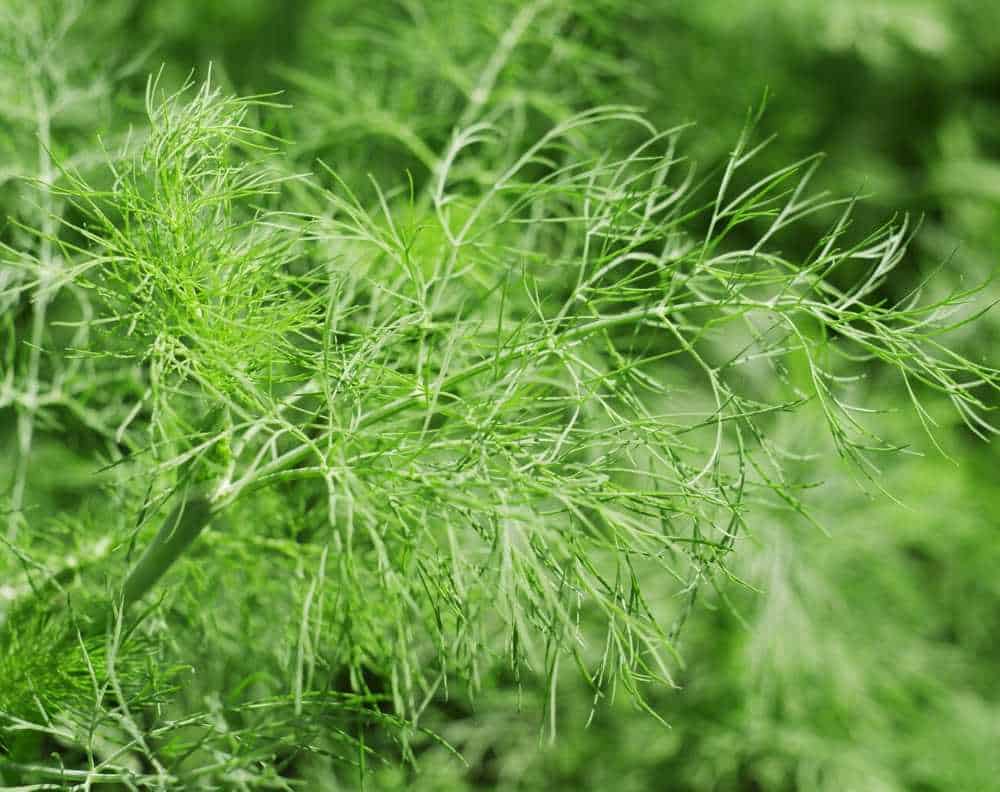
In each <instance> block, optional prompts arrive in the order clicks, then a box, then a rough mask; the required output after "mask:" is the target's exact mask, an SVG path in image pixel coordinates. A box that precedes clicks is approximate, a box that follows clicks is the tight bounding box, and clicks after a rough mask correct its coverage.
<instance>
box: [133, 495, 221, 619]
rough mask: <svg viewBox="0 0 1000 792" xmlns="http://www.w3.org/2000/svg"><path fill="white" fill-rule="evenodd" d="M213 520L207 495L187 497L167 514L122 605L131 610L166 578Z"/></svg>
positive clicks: (137, 568) (138, 563)
mask: <svg viewBox="0 0 1000 792" xmlns="http://www.w3.org/2000/svg"><path fill="white" fill-rule="evenodd" d="M211 519H212V505H211V502H210V501H209V499H208V498H207V497H205V495H204V494H202V493H200V492H198V493H197V494H193V495H187V496H186V497H185V498H183V499H182V500H181V502H180V503H178V504H177V506H175V507H174V509H173V510H172V511H171V512H170V514H168V515H167V518H166V520H164V522H163V525H162V526H160V530H159V532H157V534H156V536H155V537H154V538H153V541H152V542H151V543H150V544H149V546H148V547H147V548H146V550H145V551H144V552H143V554H142V556H141V557H140V558H139V561H138V562H137V563H136V565H135V567H133V569H132V571H131V572H130V573H129V575H128V577H127V578H126V579H125V584H124V586H123V588H122V604H123V607H125V608H127V607H128V606H129V605H131V604H133V603H134V602H136V601H137V600H140V599H142V597H143V596H145V594H146V593H147V592H148V591H149V590H150V589H151V588H152V587H153V586H154V585H155V584H156V582H157V581H158V580H159V579H160V578H161V577H163V575H164V574H165V573H166V571H167V570H168V569H169V568H170V567H171V566H172V565H173V563H174V561H176V560H177V559H178V558H179V557H180V556H181V555H183V553H184V552H185V551H186V550H187V548H188V547H189V546H190V544H191V543H192V542H193V541H194V540H195V539H196V538H197V537H198V534H200V533H201V532H202V530H203V529H204V528H205V527H206V526H207V525H208V524H209V522H210V521H211Z"/></svg>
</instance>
